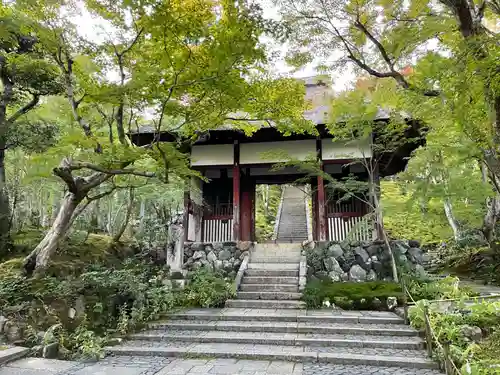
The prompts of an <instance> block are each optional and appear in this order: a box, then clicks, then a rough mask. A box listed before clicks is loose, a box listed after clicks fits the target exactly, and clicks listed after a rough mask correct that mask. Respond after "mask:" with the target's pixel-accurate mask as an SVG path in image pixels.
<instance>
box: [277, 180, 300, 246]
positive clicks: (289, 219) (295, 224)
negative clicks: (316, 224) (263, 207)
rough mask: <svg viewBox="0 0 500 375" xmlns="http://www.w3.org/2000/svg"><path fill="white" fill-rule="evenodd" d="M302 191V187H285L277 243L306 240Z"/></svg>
mask: <svg viewBox="0 0 500 375" xmlns="http://www.w3.org/2000/svg"><path fill="white" fill-rule="evenodd" d="M303 189H304V187H303V186H301V187H297V186H287V187H285V191H284V192H283V204H282V208H281V215H280V222H279V223H278V233H277V238H276V239H277V241H281V242H298V243H300V242H302V241H304V240H307V218H306V214H307V213H306V203H305V200H304V198H305V193H304V190H303Z"/></svg>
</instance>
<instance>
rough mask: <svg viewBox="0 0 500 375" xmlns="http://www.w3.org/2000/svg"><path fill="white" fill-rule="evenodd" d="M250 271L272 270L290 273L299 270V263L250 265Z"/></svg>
mask: <svg viewBox="0 0 500 375" xmlns="http://www.w3.org/2000/svg"><path fill="white" fill-rule="evenodd" d="M248 269H249V270H255V269H258V270H266V271H267V270H271V271H288V270H298V269H299V263H298V262H297V263H253V262H250V263H248Z"/></svg>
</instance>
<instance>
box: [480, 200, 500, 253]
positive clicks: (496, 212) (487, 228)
mask: <svg viewBox="0 0 500 375" xmlns="http://www.w3.org/2000/svg"><path fill="white" fill-rule="evenodd" d="M499 216H500V195H499V194H497V195H496V196H495V197H493V198H489V199H488V201H487V202H486V214H485V215H484V218H483V228H482V232H483V235H484V238H485V239H486V241H488V243H489V244H491V243H492V242H493V240H494V239H495V226H496V223H497V221H498V218H499Z"/></svg>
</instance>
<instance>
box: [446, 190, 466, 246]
mask: <svg viewBox="0 0 500 375" xmlns="http://www.w3.org/2000/svg"><path fill="white" fill-rule="evenodd" d="M443 205H444V213H445V214H446V218H447V219H448V224H450V227H451V229H452V230H453V237H454V238H455V241H458V240H459V239H460V238H462V233H461V231H460V225H459V224H458V221H457V219H456V218H455V215H454V214H453V206H452V204H451V200H450V198H445V199H444V202H443Z"/></svg>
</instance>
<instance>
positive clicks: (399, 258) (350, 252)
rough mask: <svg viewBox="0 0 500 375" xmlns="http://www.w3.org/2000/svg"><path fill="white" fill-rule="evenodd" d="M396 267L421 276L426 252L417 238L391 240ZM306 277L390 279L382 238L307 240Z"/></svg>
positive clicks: (387, 257)
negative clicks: (348, 240) (354, 240)
mask: <svg viewBox="0 0 500 375" xmlns="http://www.w3.org/2000/svg"><path fill="white" fill-rule="evenodd" d="M390 244H391V249H392V251H393V253H394V257H395V260H396V264H397V265H398V268H399V269H406V270H411V271H413V272H414V273H415V274H417V275H419V276H422V277H423V276H425V274H426V272H425V270H424V267H423V264H425V262H426V254H424V253H423V251H422V249H421V248H420V244H419V242H418V241H403V240H395V241H391V242H390ZM303 247H304V253H305V254H306V256H307V277H308V279H309V280H311V279H314V278H326V277H327V278H329V279H331V280H332V281H336V282H338V281H355V282H363V281H375V280H385V281H390V280H392V266H391V258H390V252H389V250H388V249H387V246H386V245H385V243H384V242H382V241H373V242H342V243H339V242H307V243H304V244H303Z"/></svg>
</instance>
